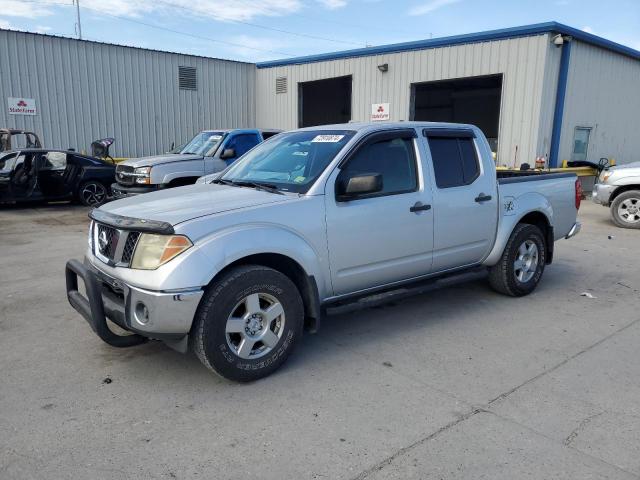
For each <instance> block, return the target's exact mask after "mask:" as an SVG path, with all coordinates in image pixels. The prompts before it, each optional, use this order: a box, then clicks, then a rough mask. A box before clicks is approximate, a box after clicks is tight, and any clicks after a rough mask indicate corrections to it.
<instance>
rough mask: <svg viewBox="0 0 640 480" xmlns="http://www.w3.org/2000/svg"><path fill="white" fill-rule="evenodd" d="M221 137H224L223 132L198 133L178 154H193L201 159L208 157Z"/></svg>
mask: <svg viewBox="0 0 640 480" xmlns="http://www.w3.org/2000/svg"><path fill="white" fill-rule="evenodd" d="M222 137H224V132H200V133H199V134H197V135H196V136H195V137H193V139H191V141H190V142H189V143H187V144H186V145H185V146H184V148H183V149H182V150H181V151H180V153H183V154H187V153H193V154H197V155H202V156H203V157H210V156H212V155H213V154H214V152H215V151H216V148H218V145H219V144H220V141H221V140H222Z"/></svg>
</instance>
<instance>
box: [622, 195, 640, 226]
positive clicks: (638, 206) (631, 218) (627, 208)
mask: <svg viewBox="0 0 640 480" xmlns="http://www.w3.org/2000/svg"><path fill="white" fill-rule="evenodd" d="M618 217H620V218H621V219H622V220H623V221H624V222H627V223H638V222H640V199H639V198H627V199H625V200H623V201H622V202H620V205H618Z"/></svg>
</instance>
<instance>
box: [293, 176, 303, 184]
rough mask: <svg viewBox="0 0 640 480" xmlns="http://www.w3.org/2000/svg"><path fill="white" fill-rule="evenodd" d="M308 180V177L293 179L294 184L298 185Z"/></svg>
mask: <svg viewBox="0 0 640 480" xmlns="http://www.w3.org/2000/svg"><path fill="white" fill-rule="evenodd" d="M305 180H306V177H296V178H294V179H293V181H294V182H296V183H302V182H304V181H305Z"/></svg>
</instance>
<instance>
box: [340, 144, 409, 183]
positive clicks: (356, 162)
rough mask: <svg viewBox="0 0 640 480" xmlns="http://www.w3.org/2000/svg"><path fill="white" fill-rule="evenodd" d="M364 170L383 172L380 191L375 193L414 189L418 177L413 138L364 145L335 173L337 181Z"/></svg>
mask: <svg viewBox="0 0 640 480" xmlns="http://www.w3.org/2000/svg"><path fill="white" fill-rule="evenodd" d="M365 174H380V175H381V176H382V191H380V192H379V193H377V194H376V195H390V194H394V193H404V192H412V191H414V190H415V189H416V188H417V185H418V181H417V176H416V158H415V151H414V148H413V141H412V140H411V139H409V138H394V139H392V140H382V141H379V142H374V143H370V144H367V145H364V146H363V147H362V148H360V149H359V150H358V151H357V152H356V153H355V155H354V156H353V157H351V158H350V159H349V161H348V162H347V164H346V165H345V167H344V168H343V169H342V171H341V172H340V175H339V176H338V182H344V181H347V180H348V179H349V178H352V177H354V176H357V175H365Z"/></svg>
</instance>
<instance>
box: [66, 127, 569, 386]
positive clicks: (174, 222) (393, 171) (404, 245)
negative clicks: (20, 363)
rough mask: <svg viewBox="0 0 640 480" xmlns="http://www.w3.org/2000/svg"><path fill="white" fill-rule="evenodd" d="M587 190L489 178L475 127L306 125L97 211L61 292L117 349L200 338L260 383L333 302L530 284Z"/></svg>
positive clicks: (241, 377) (216, 359)
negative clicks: (167, 186) (191, 178)
mask: <svg viewBox="0 0 640 480" xmlns="http://www.w3.org/2000/svg"><path fill="white" fill-rule="evenodd" d="M580 197H581V190H580V183H579V182H578V180H577V178H576V176H575V175H574V174H547V173H541V172H521V173H520V172H518V173H508V174H506V173H505V174H502V175H501V174H496V169H495V166H494V161H493V159H492V156H491V151H490V149H489V145H488V143H487V140H486V139H485V137H484V136H483V134H482V132H481V131H480V130H479V129H478V128H476V127H474V126H471V125H457V124H440V123H418V122H402V123H386V124H384V123H383V124H344V125H330V126H322V127H314V128H307V129H301V130H296V131H291V132H286V133H282V134H280V135H278V136H276V137H273V138H271V139H269V140H267V141H265V142H263V143H261V144H260V145H258V146H257V147H255V148H254V149H253V150H251V151H250V152H248V153H247V154H246V155H245V156H244V157H243V158H242V159H241V160H240V161H238V162H236V163H235V164H233V165H232V166H230V167H229V168H228V169H227V170H225V172H224V173H223V174H222V175H221V176H220V177H219V178H217V179H215V180H213V182H211V183H205V184H197V185H192V186H186V187H181V188H177V189H172V190H164V191H159V192H154V193H150V194H147V195H143V196H138V197H133V198H127V199H122V200H118V201H115V202H112V203H109V204H107V205H104V206H102V207H101V208H99V209H96V210H94V211H93V212H92V213H91V214H90V217H91V218H92V219H93V222H92V223H91V226H90V231H89V247H88V250H87V253H86V258H85V261H84V263H81V262H79V261H77V260H71V261H69V262H68V263H67V296H68V299H69V301H70V303H71V305H73V307H74V308H76V309H77V310H78V311H79V312H80V313H81V314H82V315H83V316H84V317H85V318H86V319H87V320H88V322H89V323H90V324H91V326H92V328H93V329H94V331H95V332H96V333H97V334H98V335H99V336H100V337H101V338H102V339H103V340H104V341H106V342H107V343H109V344H111V345H116V346H131V345H135V344H138V343H141V342H143V341H145V340H146V339H148V338H151V339H159V340H162V341H164V342H166V343H167V344H169V345H170V346H172V347H173V348H175V349H177V350H180V351H187V348H188V346H191V348H192V349H193V350H194V351H195V353H196V354H197V356H198V357H199V358H200V360H201V361H202V362H203V363H204V365H206V366H207V367H209V368H210V369H212V370H213V371H215V372H217V373H219V374H220V375H223V376H225V377H227V378H229V379H232V380H236V381H249V380H255V379H257V378H260V377H264V376H266V375H268V374H269V373H271V372H273V371H274V370H275V369H277V368H278V367H279V366H280V365H281V364H282V363H283V362H284V360H285V359H286V358H287V357H288V355H289V354H290V352H291V350H292V349H293V347H294V345H295V344H296V343H297V342H298V340H299V338H300V336H301V335H302V331H303V326H304V325H305V324H306V325H307V326H308V327H309V328H310V329H311V330H315V329H317V328H318V325H319V323H320V320H321V318H322V317H323V315H324V314H325V312H326V311H327V309H328V308H330V307H335V306H340V305H344V304H347V303H350V302H358V301H362V299H363V298H367V297H369V298H370V297H371V296H372V295H377V296H379V294H380V293H381V292H387V293H389V294H391V293H390V292H394V291H410V290H411V289H412V288H415V289H422V290H421V291H423V290H424V288H425V287H426V286H428V285H434V286H437V285H438V284H439V282H442V279H447V282H448V281H450V280H452V279H456V278H466V277H465V275H468V274H469V273H478V272H480V273H482V272H484V273H486V272H488V277H489V282H490V284H491V286H492V287H493V288H494V289H495V290H497V291H499V292H502V293H504V294H507V295H512V296H521V295H526V294H528V293H530V292H532V291H533V290H534V289H535V287H536V285H537V284H538V282H539V281H540V278H541V277H542V274H543V271H544V269H545V266H546V265H548V264H549V263H551V261H552V259H553V247H554V242H555V241H556V240H559V239H562V238H569V237H571V236H573V235H575V234H576V233H578V231H579V229H580V224H579V223H577V222H576V215H577V212H578V208H579V206H580ZM78 276H80V277H81V278H82V279H83V280H84V283H85V285H86V297H85V296H84V295H83V294H82V293H81V291H80V290H79V289H78ZM461 301H464V300H461ZM107 318H108V319H110V320H111V321H113V322H114V323H116V324H118V325H119V326H120V327H122V328H124V329H126V330H128V331H130V332H132V333H133V334H132V335H128V336H119V335H116V334H114V333H113V332H112V331H111V330H110V329H109V327H108V325H107V323H106V319H107Z"/></svg>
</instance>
